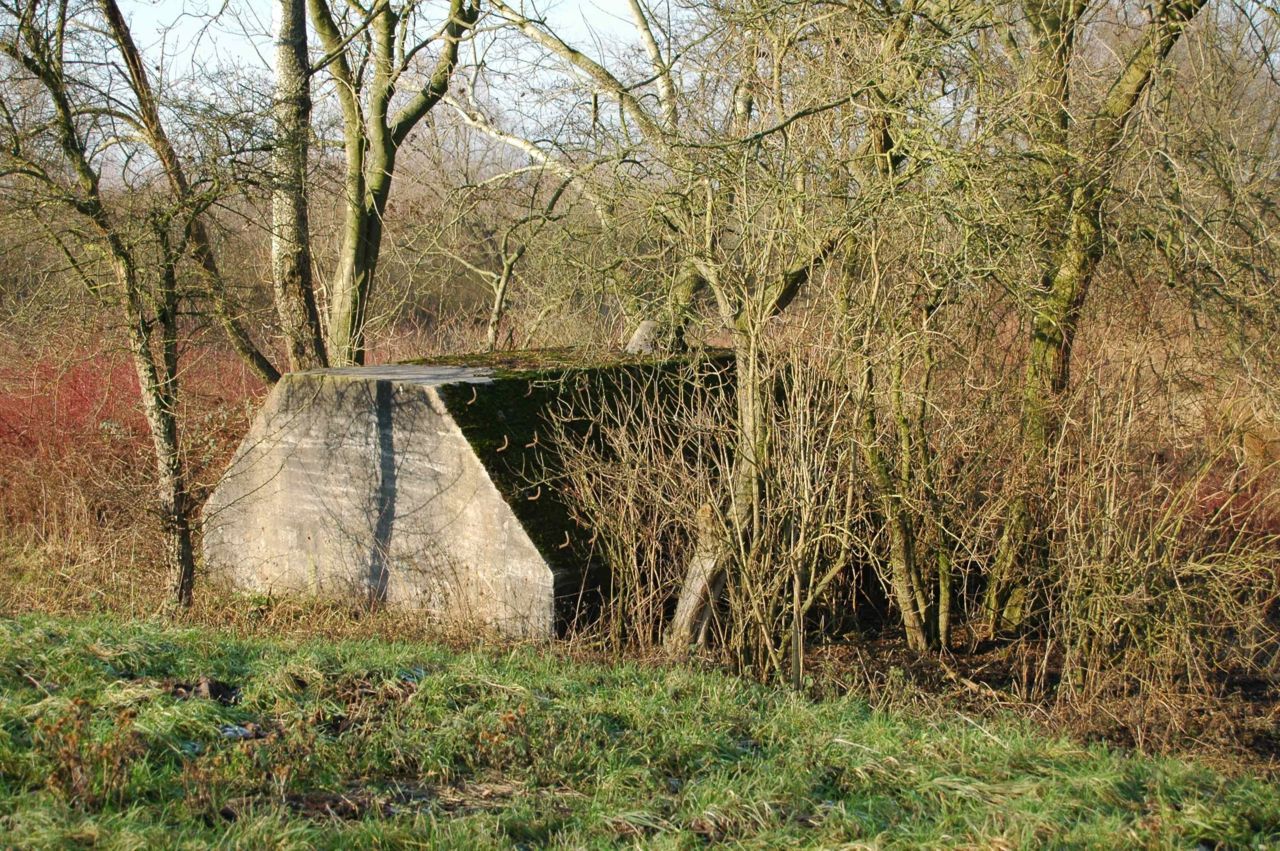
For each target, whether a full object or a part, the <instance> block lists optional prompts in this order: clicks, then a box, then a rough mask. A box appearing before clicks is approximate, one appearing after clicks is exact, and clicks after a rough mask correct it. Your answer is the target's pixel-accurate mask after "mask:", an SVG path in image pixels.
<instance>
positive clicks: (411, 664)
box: [0, 617, 1280, 848]
mask: <svg viewBox="0 0 1280 851" xmlns="http://www.w3.org/2000/svg"><path fill="white" fill-rule="evenodd" d="M201 678H207V679H208V680H212V681H215V684H223V683H225V684H227V685H230V686H233V687H235V688H236V689H237V690H238V694H237V699H235V700H234V701H230V700H228V701H226V702H225V703H223V702H219V701H217V700H213V699H209V698H206V697H200V696H184V695H185V694H187V693H188V692H194V693H196V694H200V693H201V689H200V685H199V684H200V681H201ZM207 690H208V689H207V687H206V691H207ZM214 690H215V691H216V689H214ZM0 836H2V837H3V839H2V840H0V845H9V844H13V845H16V846H18V847H65V846H69V845H75V844H95V845H98V846H102V847H134V848H140V847H172V846H182V845H188V846H192V847H206V846H208V845H209V844H213V843H216V844H222V845H225V846H235V847H317V846H318V847H335V848H336V847H353V846H380V845H381V846H386V845H392V846H426V847H453V848H478V847H480V848H483V847H513V846H525V847H535V846H537V847H540V846H556V847H567V848H581V847H611V846H619V845H621V846H635V845H639V846H644V847H673V848H674V847H695V846H700V845H703V844H706V843H729V844H733V845H736V846H739V847H743V846H745V847H778V846H790V847H800V846H804V847H831V846H840V845H845V844H855V845H858V844H865V845H869V846H938V845H946V846H957V845H958V846H971V847H1041V846H1044V845H1060V846H1061V845H1067V846H1085V847H1091V846H1092V847H1108V848H1117V847H1131V846H1135V845H1136V846H1155V847H1166V846H1173V847H1195V846H1196V845H1198V844H1205V845H1208V846H1211V847H1212V846H1214V845H1219V846H1220V847H1248V846H1250V845H1262V844H1264V843H1267V842H1275V841H1277V838H1280V791H1278V790H1277V789H1276V788H1275V787H1274V786H1271V785H1269V784H1267V783H1265V782H1263V781H1261V780H1252V779H1248V778H1234V779H1232V778H1226V777H1223V776H1221V775H1219V774H1216V773H1214V772H1212V771H1210V770H1208V769H1206V768H1203V767H1200V766H1197V765H1194V764H1191V763H1186V762H1179V761H1174V760H1160V759H1148V758H1139V757H1133V756H1128V755H1125V754H1120V753H1116V752H1112V751H1108V750H1106V749H1103V748H1091V747H1083V746H1081V745H1078V744H1073V743H1071V742H1069V741H1067V740H1065V739H1054V738H1046V737H1045V736H1044V735H1043V733H1038V732H1036V731H1035V730H1033V729H1032V728H1031V727H1030V726H1029V725H1022V724H1019V723H1016V722H1014V721H1009V722H1001V723H992V722H979V721H974V720H969V719H965V718H963V717H960V716H957V715H954V714H953V715H951V716H949V717H946V718H935V719H921V718H919V717H912V716H908V715H897V714H888V713H883V712H877V711H873V710H872V709H870V708H869V707H868V706H867V705H866V704H865V703H863V702H861V701H859V700H856V699H853V698H846V699H840V700H829V701H823V702H813V701H810V700H808V699H805V698H803V697H800V696H797V695H794V694H791V693H788V692H785V691H780V690H771V689H766V688H763V687H759V686H755V685H751V684H749V683H745V682H741V681H738V680H734V679H731V678H728V677H725V676H723V675H719V674H713V673H703V672H698V671H694V670H690V669H687V668H647V667H642V666H638V665H633V664H620V665H617V666H604V665H599V664H581V663H571V662H568V661H565V660H563V659H557V658H555V657H554V656H552V655H549V654H543V653H539V652H537V651H536V650H532V649H526V650H518V651H514V652H507V653H497V652H493V653H485V652H468V653H459V652H456V651H449V650H445V649H440V648H436V647H432V646H429V645H409V644H392V643H385V642H377V641H340V642H322V641H307V642H303V643H286V642H278V641H269V640H233V639H228V638H226V637H225V636H220V635H217V634H215V633H212V632H206V631H197V630H180V629H173V628H162V627H157V626H151V625H146V624H123V623H121V622H119V621H113V620H106V619H101V620H63V619H49V618H43V617H39V618H37V617H23V618H19V619H16V620H5V621H0Z"/></svg>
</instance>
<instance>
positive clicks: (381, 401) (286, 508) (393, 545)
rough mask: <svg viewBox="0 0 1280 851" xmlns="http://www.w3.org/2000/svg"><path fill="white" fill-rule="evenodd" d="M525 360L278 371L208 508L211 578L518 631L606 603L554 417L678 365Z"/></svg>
mask: <svg viewBox="0 0 1280 851" xmlns="http://www.w3.org/2000/svg"><path fill="white" fill-rule="evenodd" d="M512 360H514V362H516V363H517V366H516V367H514V368H513V367H512V366H510V365H509V364H510V362H511V361H512ZM528 362H529V360H528V359H527V358H526V359H525V360H523V361H522V360H521V359H519V358H515V359H510V358H508V359H507V361H506V362H504V361H503V359H502V358H498V359H494V358H486V357H481V358H475V359H470V358H459V359H454V360H453V361H452V362H435V363H424V364H398V365H391V366H378V367H358V368H345V369H325V370H314V371H310V372H301V373H293V374H290V375H286V376H285V377H284V378H282V379H281V380H280V382H279V383H278V384H277V385H276V387H275V388H274V389H273V390H272V392H271V393H270V394H269V396H268V397H267V399H266V400H265V402H264V404H263V406H262V409H261V411H260V412H259V414H258V416H257V418H256V419H255V421H254V423H253V425H252V426H251V428H250V429H249V432H248V434H247V435H246V437H245V439H244V441H243V442H242V443H241V445H240V447H239V449H238V450H237V451H236V453H235V455H234V457H233V458H232V461H231V463H230V464H229V466H228V468H227V470H226V472H225V473H224V475H223V477H222V479H221V480H220V481H219V483H218V486H217V488H216V489H215V490H214V492H213V494H212V495H211V497H210V499H209V501H208V503H207V504H206V507H205V510H204V560H205V565H206V567H207V569H208V570H209V572H210V575H211V578H213V579H214V580H215V581H221V582H223V583H224V584H228V585H230V586H232V587H234V588H237V589H241V590H247V591H256V592H265V593H279V594H314V595H320V596H325V597H333V598H339V599H359V600H367V601H371V602H378V603H387V604H390V605H396V606H407V607H412V608H417V609H421V610H422V611H423V613H424V615H425V616H428V617H431V618H433V619H437V620H439V621H441V622H443V623H448V624H452V625H461V626H468V627H482V628H487V629H491V630H493V631H496V632H498V633H500V634H503V635H506V636H512V637H521V638H538V637H550V636H553V635H555V634H557V632H559V631H561V630H562V629H563V628H564V627H565V625H566V624H567V623H568V622H569V621H570V620H572V619H573V618H575V617H580V616H582V615H583V613H584V611H589V610H590V608H591V606H592V605H593V604H594V603H595V601H597V600H598V599H599V593H600V590H601V586H602V573H603V572H602V571H601V570H600V569H599V567H598V566H597V565H596V563H595V562H594V561H593V557H592V553H591V549H590V546H589V545H588V544H587V543H586V542H587V539H588V538H589V537H590V531H589V530H584V529H581V528H579V527H578V526H577V524H575V523H574V522H573V520H572V519H571V518H570V515H569V511H568V510H567V509H566V508H565V506H564V504H563V503H562V501H561V500H560V495H559V494H558V492H557V488H556V487H555V486H554V481H553V480H554V476H555V470H556V463H555V462H556V459H555V454H554V448H553V446H552V441H550V440H549V439H548V438H547V434H548V419H547V414H548V412H549V411H550V410H551V408H552V407H553V406H555V405H557V404H559V405H560V406H561V407H563V405H564V404H565V402H566V400H567V399H568V398H570V397H574V396H576V397H577V398H583V397H584V394H586V395H589V394H590V393H596V392H618V390H619V388H621V387H623V386H626V385H628V384H629V383H633V382H634V381H635V380H637V379H639V380H642V381H652V380H653V379H654V377H655V375H658V376H660V375H662V374H671V372H672V371H671V370H670V369H669V368H668V367H669V365H670V362H668V363H666V364H664V363H652V362H650V363H643V362H639V361H634V360H633V361H631V362H630V363H622V364H611V365H607V366H594V367H586V366H581V365H577V364H575V363H574V362H573V357H572V355H562V356H558V357H557V356H553V355H548V354H546V353H537V357H536V358H535V359H534V360H533V362H534V363H536V366H534V367H529V366H528V365H527V364H528ZM566 391H568V392H566Z"/></svg>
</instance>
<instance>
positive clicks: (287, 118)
mask: <svg viewBox="0 0 1280 851" xmlns="http://www.w3.org/2000/svg"><path fill="white" fill-rule="evenodd" d="M276 13H277V14H278V15H279V21H278V29H277V31H276V68H275V71H276V90H275V103H274V104H273V106H272V112H273V116H274V119H275V139H274V147H273V148H272V152H271V273H272V282H273V283H274V286H275V302H276V312H277V313H278V314H279V316H280V324H281V328H282V329H283V331H284V336H285V340H286V343H287V347H288V351H289V366H290V367H291V368H292V369H295V370H297V369H315V368H317V367H322V366H327V365H328V356H327V354H326V352H325V345H324V334H323V331H322V329H321V326H320V313H319V311H318V310H317V308H316V297H315V288H314V285H313V284H312V278H311V238H310V230H309V223H308V215H307V149H308V136H309V134H310V131H311V79H310V70H311V69H310V68H309V66H308V59H307V17H306V7H305V4H304V0H278V2H277V8H276Z"/></svg>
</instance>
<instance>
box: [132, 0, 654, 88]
mask: <svg viewBox="0 0 1280 851" xmlns="http://www.w3.org/2000/svg"><path fill="white" fill-rule="evenodd" d="M120 5H121V8H122V10H123V11H124V13H125V15H126V17H127V18H128V19H129V22H130V27H131V29H132V31H133V36H134V40H135V41H137V43H138V45H139V47H141V48H142V49H143V51H144V55H146V56H148V57H150V58H153V59H154V60H155V61H156V62H157V64H161V63H163V65H164V66H165V68H166V70H167V71H170V72H172V73H176V74H181V73H183V72H185V71H187V70H189V69H190V67H191V65H192V63H193V62H198V63H200V64H202V65H210V66H222V67H226V66H228V65H233V66H239V67H245V68H261V69H267V68H270V67H271V54H272V50H271V37H270V32H271V13H270V10H271V9H272V8H273V7H274V3H270V2H266V1H265V0H121V2H120ZM513 5H515V4H513ZM536 8H537V9H538V11H539V12H540V13H542V14H543V15H544V16H545V17H546V20H547V21H548V22H549V23H550V24H551V26H552V27H553V28H554V29H555V30H556V31H557V32H560V33H561V34H562V35H563V36H564V37H565V38H566V40H569V41H571V42H577V43H581V44H590V43H592V42H593V41H595V40H597V39H599V40H601V41H603V42H606V43H613V44H616V43H617V42H618V41H619V40H620V39H630V38H633V37H634V31H633V30H632V28H631V27H632V25H631V14H630V11H629V10H628V4H627V0H551V2H540V3H537V4H536Z"/></svg>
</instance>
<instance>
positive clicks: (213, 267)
mask: <svg viewBox="0 0 1280 851" xmlns="http://www.w3.org/2000/svg"><path fill="white" fill-rule="evenodd" d="M100 2H101V5H102V13H103V16H104V17H105V18H106V19H107V25H108V27H109V28H110V30H111V37H112V39H113V40H114V41H115V43H116V45H117V46H118V47H119V48H120V52H121V54H122V55H123V57H124V60H125V67H126V68H127V69H128V71H129V82H130V86H131V87H132V89H133V93H134V96H135V97H136V98H137V99H138V113H139V115H140V116H141V118H142V123H143V127H144V128H145V129H146V132H147V136H148V137H149V138H148V141H149V142H150V144H151V147H152V150H154V151H155V153H156V157H157V159H159V161H160V164H161V166H162V167H163V168H164V172H165V177H166V178H167V179H168V181H169V186H170V188H171V189H172V190H173V193H174V195H175V196H176V197H177V199H178V200H179V201H180V202H183V203H188V202H190V200H191V187H190V184H189V183H188V181H187V176H186V172H185V170H184V169H183V167H182V161H181V160H180V159H179V158H178V153H177V151H175V150H174V147H173V144H172V143H171V142H170V141H169V136H168V134H167V133H166V132H165V129H164V124H163V123H162V122H161V120H160V109H159V104H158V103H157V101H156V97H155V93H154V91H153V90H152V88H151V81H150V79H149V77H148V75H147V70H146V66H145V65H144V64H143V62H142V56H141V54H139V52H138V48H137V46H136V45H135V44H134V41H133V35H132V33H130V31H129V26H128V24H127V23H126V22H125V19H124V15H122V14H121V13H120V7H119V6H118V5H117V3H116V0H100ZM189 236H190V239H191V248H192V253H193V254H194V255H195V258H196V260H197V261H198V262H199V263H200V268H201V269H202V270H203V271H204V274H205V278H206V280H207V282H208V285H209V290H210V292H209V295H210V300H211V301H212V303H213V307H214V313H215V314H216V315H217V318H218V322H219V323H220V324H221V325H222V328H223V330H224V331H225V332H226V334H227V339H228V340H230V341H231V346H232V348H234V349H235V350H236V353H237V354H239V355H240V357H241V358H242V359H243V360H244V361H245V362H246V363H247V364H248V365H249V366H250V367H251V368H252V369H253V370H254V372H256V373H258V375H260V376H262V378H263V379H264V380H265V381H267V383H269V384H274V383H275V382H276V381H278V380H279V378H280V372H279V370H277V369H276V368H275V366H273V365H272V363H271V361H270V359H269V358H267V356H266V355H265V354H263V353H262V350H261V349H259V348H258V346H257V345H256V344H254V342H253V339H252V338H251V337H250V336H249V334H248V332H247V331H245V330H244V327H243V326H242V325H241V324H240V319H239V317H238V316H237V315H236V311H235V309H234V308H233V307H232V304H231V298H230V295H229V293H228V292H227V287H226V282H225V281H224V280H223V278H222V273H221V271H220V270H219V269H218V261H217V255H216V254H215V253H214V250H213V240H212V239H210V238H209V232H208V230H206V228H205V225H204V219H203V216H201V215H200V212H199V211H198V210H193V211H192V218H191V223H190V225H189Z"/></svg>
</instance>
